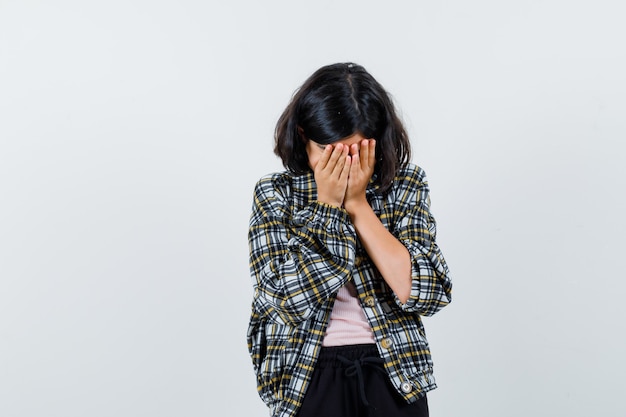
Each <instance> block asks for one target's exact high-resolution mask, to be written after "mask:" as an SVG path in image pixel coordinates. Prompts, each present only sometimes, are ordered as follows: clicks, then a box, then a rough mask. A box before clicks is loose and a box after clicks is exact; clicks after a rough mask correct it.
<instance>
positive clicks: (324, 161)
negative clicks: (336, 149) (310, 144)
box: [315, 145, 333, 170]
mask: <svg viewBox="0 0 626 417" xmlns="http://www.w3.org/2000/svg"><path fill="white" fill-rule="evenodd" d="M332 150H333V147H332V145H326V147H325V148H324V150H323V151H322V156H320V159H319V160H318V161H317V166H316V167H315V168H316V169H317V170H323V169H324V168H326V166H327V165H328V160H329V159H330V156H331V155H332Z"/></svg>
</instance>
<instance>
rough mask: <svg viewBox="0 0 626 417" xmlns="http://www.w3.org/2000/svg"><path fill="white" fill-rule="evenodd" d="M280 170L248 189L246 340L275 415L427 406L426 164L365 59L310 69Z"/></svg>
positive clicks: (433, 292)
mask: <svg viewBox="0 0 626 417" xmlns="http://www.w3.org/2000/svg"><path fill="white" fill-rule="evenodd" d="M275 141H276V142H275V148H274V152H275V153H276V154H277V155H278V156H279V157H280V158H281V159H282V161H283V164H284V166H285V168H286V169H287V171H286V172H282V173H276V174H272V175H268V176H265V177H263V178H261V180H260V181H259V182H258V183H257V185H256V187H255V190H254V206H253V211H252V215H251V218H250V229H249V234H248V238H249V247H250V271H251V274H252V277H253V283H254V299H253V303H252V315H251V318H250V325H249V329H248V348H249V350H250V354H251V356H252V362H253V365H254V370H255V372H256V375H257V383H258V390H259V394H260V396H261V398H262V399H263V401H264V402H265V403H266V404H267V406H268V407H269V409H270V414H271V415H272V416H279V417H287V416H289V417H291V416H298V417H309V416H314V417H335V416H336V417H340V416H341V417H345V416H365V415H379V416H385V417H394V416H428V405H427V401H426V392H428V391H430V390H432V389H434V388H435V387H436V385H435V380H434V379H433V375H432V361H431V357H430V351H429V348H428V342H427V341H426V336H425V333H424V328H423V325H422V321H421V319H420V316H422V315H425V316H429V315H432V314H434V313H436V312H437V311H439V310H440V309H441V308H442V307H444V306H445V305H446V304H448V303H449V302H450V300H451V289H452V284H451V282H450V279H449V276H448V267H447V265H446V262H445V261H444V259H443V256H442V254H441V252H440V250H439V248H438V246H437V244H436V243H435V233H436V232H435V220H434V219H433V217H432V215H431V214H430V209H429V206H430V199H429V194H428V192H429V191H428V184H427V182H426V177H425V174H424V171H423V170H422V169H421V168H419V167H417V166H415V165H412V164H411V163H410V162H409V161H410V143H409V140H408V138H407V135H406V132H405V130H404V128H403V126H402V123H401V122H400V120H399V118H398V117H397V115H396V111H395V109H394V106H393V103H392V101H391V99H390V97H389V95H388V93H387V92H386V91H385V90H384V89H383V88H382V86H381V85H380V84H379V83H378V82H377V81H376V80H375V79H374V78H373V77H372V76H371V75H370V74H369V73H367V71H365V69H364V68H363V67H361V66H359V65H355V64H335V65H329V66H326V67H323V68H321V69H319V70H318V71H316V72H315V73H314V74H313V75H312V76H311V77H310V78H309V79H308V80H307V81H305V83H304V84H303V85H302V87H301V88H300V89H299V90H298V91H297V92H296V93H295V95H294V96H293V98H292V100H291V103H290V104H289V105H288V106H287V108H286V109H285V111H284V112H283V114H282V116H281V117H280V119H279V120H278V124H277V126H276V132H275Z"/></svg>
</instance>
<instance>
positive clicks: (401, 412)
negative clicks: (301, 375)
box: [298, 345, 428, 417]
mask: <svg viewBox="0 0 626 417" xmlns="http://www.w3.org/2000/svg"><path fill="white" fill-rule="evenodd" d="M373 416H380V417H401V416H411V417H428V402H427V400H426V396H423V397H422V398H420V399H419V400H418V401H417V402H415V403H413V404H408V403H407V402H406V401H405V400H404V399H403V398H402V397H401V396H400V395H399V394H398V393H397V392H396V390H395V389H394V388H393V386H392V385H391V382H390V381H389V377H388V376H387V374H386V372H385V370H384V368H383V365H382V360H381V359H380V357H379V355H378V351H377V350H376V346H375V345H350V346H337V347H323V348H322V351H321V353H320V357H319V360H318V362H317V366H316V367H315V370H314V371H313V376H312V379H311V383H310V385H309V388H308V389H307V392H306V395H305V398H304V403H303V404H302V407H301V409H300V411H299V412H298V417H373Z"/></svg>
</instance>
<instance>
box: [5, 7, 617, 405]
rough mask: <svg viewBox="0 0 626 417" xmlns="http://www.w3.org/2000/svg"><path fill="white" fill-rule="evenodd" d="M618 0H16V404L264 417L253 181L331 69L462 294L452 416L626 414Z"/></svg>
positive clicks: (12, 69) (9, 228)
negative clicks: (368, 123) (426, 194)
mask: <svg viewBox="0 0 626 417" xmlns="http://www.w3.org/2000/svg"><path fill="white" fill-rule="evenodd" d="M625 13H626V6H624V5H623V2H620V1H607V0H596V1H565V0H543V1H525V2H509V1H495V0H493V1H486V0H478V1H472V2H466V1H461V0H455V1H440V2H433V1H429V2H425V1H420V2H414V1H388V2H376V1H328V0H324V1H315V2H303V1H231V2H226V1H224V2H217V1H208V2H207V1H200V0H177V1H173V0H172V1H147V0H146V1H138V0H124V1H121V0H112V1H106V2H104V1H101V2H96V1H92V2H85V1H67V0H59V1H55V2H46V1H30V0H20V1H17V0H15V1H7V0H1V1H0V415H1V416H3V417H84V416H89V417H105V416H107V417H108V416H116V417H117V416H124V417H140V416H146V417H147V416H150V417H170V416H185V417H199V416H217V415H233V416H265V415H267V412H266V410H265V407H264V405H263V404H262V403H261V401H260V400H259V398H258V396H257V394H256V387H255V382H254V376H253V373H252V368H251V364H250V361H249V358H248V353H247V348H246V340H245V333H246V326H247V319H248V314H249V305H250V299H251V280H250V277H249V272H248V266H247V264H248V258H247V256H248V254H247V237H246V233H247V222H248V216H249V213H250V209H251V197H252V187H253V185H254V183H255V182H256V180H257V179H258V178H259V177H260V176H261V175H263V174H266V173H268V172H272V171H276V170H279V169H281V166H280V164H279V161H278V160H277V159H276V158H275V157H274V156H273V154H272V146H273V143H272V140H273V139H272V135H273V128H274V124H275V122H276V120H277V118H278V116H279V115H280V113H281V112H282V110H283V109H284V107H285V106H286V105H287V102H288V100H289V98H290V97H291V94H292V93H293V91H294V90H295V89H296V88H297V87H298V86H299V85H300V84H301V83H302V82H303V81H304V80H305V79H306V77H308V76H309V75H310V74H311V73H312V72H313V71H314V70H315V69H317V68H318V67H320V66H322V65H326V64H329V63H334V62H341V61H354V62H357V63H359V64H362V65H363V66H365V67H366V68H367V69H368V70H369V71H370V72H371V73H372V74H373V75H374V77H376V78H377V79H378V80H379V81H380V82H381V83H382V84H383V85H384V86H385V87H386V88H387V89H388V90H389V91H390V92H391V93H392V95H393V96H394V98H395V100H396V102H397V104H398V106H399V108H400V110H401V112H402V115H403V119H404V120H405V122H406V125H407V128H408V130H409V134H410V136H411V138H412V142H413V145H414V162H416V163H418V164H419V165H421V166H422V167H423V168H424V169H425V170H426V172H427V174H428V176H429V179H430V185H431V190H432V193H431V197H432V210H433V213H434V215H435V217H436V219H437V221H438V225H439V236H438V241H439V244H440V246H441V248H442V250H443V252H444V254H445V255H446V258H447V260H448V262H449V265H450V268H451V271H452V277H453V281H454V300H453V303H452V304H451V305H450V306H449V307H447V308H446V309H444V310H443V311H442V312H441V313H439V314H438V315H436V316H435V317H433V318H429V319H427V320H426V322H425V325H426V330H427V332H428V336H429V340H430V342H431V347H432V350H433V359H434V361H435V375H436V377H437V380H438V384H439V389H438V390H436V391H434V392H432V394H430V397H429V401H430V407H431V415H432V416H433V417H455V416H461V415H463V416H489V417H502V416H507V417H509V416H510V417H517V416H520V417H521V416H529V415H532V416H570V417H571V416H580V417H583V416H584V417H587V416H615V417H617V416H623V415H624V414H623V413H624V407H623V398H622V397H623V390H624V387H625V384H624V375H625V374H626V359H625V358H624V354H625V353H626V336H625V334H624V333H625V328H624V319H625V318H626V303H624V298H625V296H626V284H625V283H624V281H625V278H626V274H625V272H624V267H625V265H624V259H625V258H624V251H625V249H626V245H625V244H624V235H625V234H626V226H625V223H626V222H625V221H624V213H626V198H625V197H624V192H625V190H626V172H625V168H624V165H625V164H626V158H625V157H624V153H625V151H626V146H625V144H624V142H625V139H626V117H625V116H626V81H625V74H626V52H625V51H626V48H624V39H626V30H625V29H624V24H623V23H624V15H625Z"/></svg>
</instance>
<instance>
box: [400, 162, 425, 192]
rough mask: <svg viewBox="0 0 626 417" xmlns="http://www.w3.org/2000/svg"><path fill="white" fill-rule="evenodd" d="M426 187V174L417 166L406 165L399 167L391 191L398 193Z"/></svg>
mask: <svg viewBox="0 0 626 417" xmlns="http://www.w3.org/2000/svg"><path fill="white" fill-rule="evenodd" d="M424 187H426V188H427V187H428V180H427V179H426V172H425V171H424V170H423V169H422V168H421V167H419V166H417V165H415V164H412V163H408V164H406V165H405V166H403V167H401V168H400V169H399V170H398V173H397V174H396V177H395V178H394V181H393V186H392V189H394V190H399V191H400V192H402V191H406V190H407V189H418V188H424Z"/></svg>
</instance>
